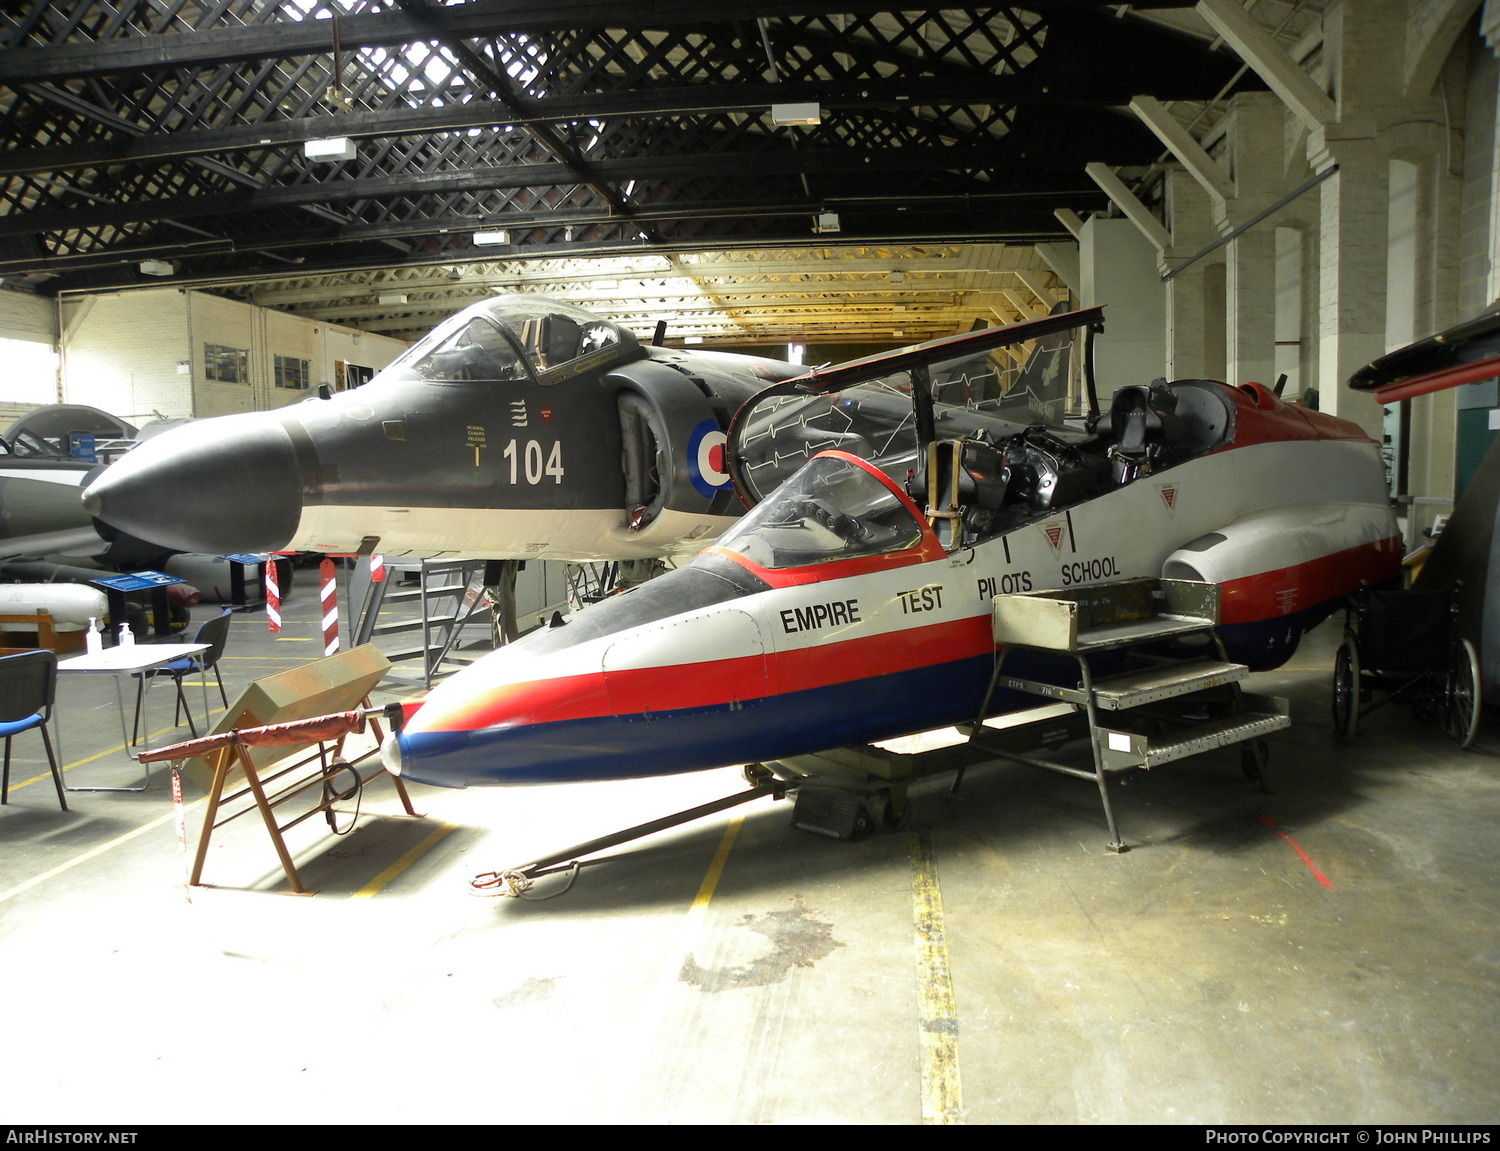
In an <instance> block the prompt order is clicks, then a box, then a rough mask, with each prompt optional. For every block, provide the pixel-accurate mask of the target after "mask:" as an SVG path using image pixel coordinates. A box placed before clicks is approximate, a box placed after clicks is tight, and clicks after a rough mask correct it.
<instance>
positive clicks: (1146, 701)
mask: <svg viewBox="0 0 1500 1151" xmlns="http://www.w3.org/2000/svg"><path fill="white" fill-rule="evenodd" d="M1218 591H1219V589H1218V587H1217V585H1213V584H1200V583H1194V582H1189V581H1182V580H1158V579H1148V580H1128V581H1124V582H1123V583H1114V584H1099V585H1087V586H1083V587H1076V588H1071V589H1067V590H1066V591H1060V592H1042V593H1035V594H1029V595H1011V596H1003V597H1000V598H998V599H997V600H996V601H995V606H994V611H993V616H992V618H993V629H994V635H995V640H996V643H997V646H1000V648H1001V652H1000V655H999V656H997V659H996V665H995V669H994V673H993V676H992V678H991V680H990V682H989V684H988V686H987V689H986V691H985V694H984V704H983V706H982V708H981V709H980V711H979V716H981V717H982V716H986V715H988V713H989V711H990V705H991V702H992V700H993V697H994V694H995V692H997V691H1002V690H1004V691H1009V692H1016V693H1021V694H1023V695H1028V696H1033V697H1036V703H1035V705H1034V706H1029V707H1027V706H1022V707H1011V708H1008V709H1006V710H1005V711H1004V712H1003V713H1002V714H1000V715H996V716H991V717H989V718H986V719H983V720H982V722H981V721H980V720H979V719H978V718H976V719H975V720H974V721H972V722H970V723H967V724H960V725H959V726H958V727H956V728H954V727H950V728H940V729H936V730H934V731H928V732H919V733H916V734H914V735H909V736H902V737H899V738H897V739H890V740H882V741H881V742H880V743H878V744H866V745H860V746H857V747H844V748H836V749H833V750H830V751H824V752H817V753H814V754H810V755H803V756H795V757H792V758H790V759H786V760H779V761H777V762H775V763H773V764H768V765H766V769H767V770H769V771H771V772H773V773H774V774H775V775H777V776H779V777H780V778H781V779H782V780H783V781H784V782H785V783H787V784H788V785H790V786H793V787H795V788H796V810H795V812H794V813H793V817H792V822H793V825H794V826H796V827H798V828H801V829H802V830H805V831H812V832H816V833H819V834H823V835H829V836H833V837H835V838H838V839H856V838H859V836H861V835H863V834H865V833H867V832H869V831H870V830H872V829H873V828H874V827H876V826H879V825H884V826H886V827H888V828H895V827H900V826H902V825H903V824H904V822H905V819H906V814H907V802H906V793H907V789H908V788H909V787H910V785H911V784H912V783H914V782H916V781H917V780H919V779H922V778H926V777H927V776H931V775H935V774H939V773H944V772H953V773H954V782H953V787H952V791H953V792H955V793H956V792H957V790H958V787H959V784H960V783H961V781H962V779H963V777H964V774H965V772H966V771H968V770H969V769H970V768H976V767H981V766H984V765H987V764H993V763H995V762H996V761H998V760H1006V761H1010V762H1018V763H1025V764H1030V765H1032V766H1036V767H1042V768H1046V769H1048V770H1051V771H1056V772H1061V773H1062V774H1065V775H1070V776H1073V777H1074V778H1077V779H1086V780H1092V781H1094V782H1095V783H1096V785H1097V786H1098V788H1099V794H1100V800H1101V803H1102V804H1103V807H1104V814H1105V821H1106V823H1107V824H1108V826H1109V833H1110V844H1109V846H1110V849H1111V850H1114V851H1123V850H1125V845H1124V843H1123V842H1122V841H1121V839H1120V835H1119V831H1118V828H1117V827H1116V824H1115V818H1114V813H1113V810H1112V808H1111V805H1110V797H1109V792H1108V790H1107V788H1106V781H1107V780H1108V779H1109V778H1110V777H1112V776H1115V775H1118V774H1120V773H1123V772H1126V771H1131V770H1147V769H1150V768H1155V767H1160V766H1162V765H1164V764H1167V763H1171V762H1173V761H1174V760H1178V759H1182V758H1184V757H1186V756H1190V755H1197V754H1199V753H1201V752H1205V751H1211V750H1213V749H1215V748H1220V747H1227V746H1230V745H1234V744H1240V745H1241V765H1242V767H1243V769H1244V771H1245V773H1246V774H1247V775H1249V776H1250V777H1252V778H1255V779H1257V780H1258V779H1259V778H1260V773H1261V770H1262V768H1263V767H1264V766H1265V762H1266V750H1265V745H1264V743H1263V742H1262V737H1263V736H1266V735H1269V734H1270V733H1271V732H1273V731H1278V730H1280V729H1282V728H1284V727H1286V726H1288V723H1289V720H1288V716H1287V704H1286V701H1285V700H1282V699H1277V698H1272V697H1266V696H1259V695H1254V694H1251V693H1249V692H1246V691H1244V690H1243V689H1242V688H1241V682H1242V681H1243V680H1244V679H1245V678H1246V677H1247V676H1248V674H1249V669H1248V668H1247V667H1246V666H1245V665H1244V664H1238V663H1231V662H1229V661H1228V660H1227V659H1224V658H1223V651H1222V649H1221V648H1220V647H1219V646H1218V640H1217V637H1216V636H1215V635H1214V633H1213V628H1214V626H1215V624H1216V623H1217V621H1218ZM1194 638H1197V639H1199V640H1200V641H1201V642H1200V643H1199V644H1198V649H1199V650H1202V651H1204V652H1205V653H1209V652H1211V653H1213V654H1212V655H1204V656H1197V655H1194V656H1187V657H1183V656H1176V655H1170V654H1162V652H1161V650H1160V648H1161V645H1162V644H1163V643H1164V641H1167V640H1172V639H1176V640H1192V639H1194ZM1215 656H1217V658H1215ZM1106 663H1108V664H1112V665H1116V666H1115V669H1114V670H1113V671H1112V674H1108V675H1099V676H1098V677H1096V676H1095V666H1096V665H1098V666H1103V665H1105V664H1106ZM1064 749H1067V751H1066V754H1067V755H1069V756H1070V757H1071V758H1072V760H1073V761H1074V762H1072V763H1068V762H1062V761H1060V759H1059V753H1060V752H1063V751H1064ZM1080 752H1081V753H1082V754H1080ZM1084 763H1088V764H1090V765H1091V766H1089V767H1084V766H1082V765H1083V764H1084ZM752 782H754V780H753V778H752Z"/></svg>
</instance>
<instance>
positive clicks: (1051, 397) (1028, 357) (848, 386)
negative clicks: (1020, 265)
mask: <svg viewBox="0 0 1500 1151" xmlns="http://www.w3.org/2000/svg"><path fill="white" fill-rule="evenodd" d="M1102 316H1103V309H1102V308H1087V309H1084V310H1082V311H1078V312H1068V313H1063V314H1059V315H1053V316H1048V317H1046V318H1045V319H1041V320H1032V321H1027V322H1025V323H1020V324H1013V325H1011V326H1009V327H1006V328H991V329H987V330H985V331H979V332H970V333H968V334H966V335H962V336H949V337H947V338H945V339H941V340H933V341H930V342H928V343H926V344H918V345H916V346H915V347H911V348H904V349H901V350H899V351H895V352H886V353H881V354H880V355H876V356H870V357H867V358H865V359H862V360H855V361H852V362H850V363H847V364H841V365H839V366H838V367H836V368H833V369H830V370H814V371H813V372H811V373H809V374H808V375H805V376H800V377H798V378H797V379H794V380H788V381H785V382H783V383H779V384H775V385H773V386H772V387H769V388H767V389H765V390H764V391H762V392H760V393H759V394H758V395H756V396H755V397H754V398H753V399H751V400H750V401H749V402H748V403H746V404H745V406H744V407H743V408H741V409H740V411H739V412H738V413H736V415H735V418H734V420H733V421H732V423H731V424H730V428H729V443H728V458H729V460H730V464H731V468H730V473H731V475H732V476H733V477H734V480H735V484H736V486H737V487H739V489H740V492H741V494H742V495H743V496H744V497H745V498H746V500H747V501H749V502H752V503H753V502H758V501H759V500H761V499H763V498H765V496H766V495H768V494H769V493H770V492H771V491H772V490H774V489H775V488H776V487H777V485H779V484H780V483H781V482H782V481H783V480H785V479H787V478H788V477H789V476H790V475H791V474H792V473H793V472H795V471H796V470H797V469H798V468H799V467H801V466H802V465H803V464H805V463H806V462H807V461H808V460H809V459H811V458H812V457H813V456H815V455H816V454H817V453H818V452H821V451H827V450H829V449H837V450H841V451H847V452H849V453H851V454H852V455H856V456H859V457H861V458H862V459H868V460H871V461H872V462H877V463H878V464H879V466H881V467H882V468H884V469H886V470H887V471H888V472H889V473H890V474H892V475H896V474H897V472H898V471H903V472H904V469H905V468H906V467H908V466H909V465H910V464H911V461H914V460H917V459H918V457H919V456H920V454H921V453H922V452H924V451H925V450H926V446H927V444H929V443H931V442H932V441H933V440H935V439H963V438H966V437H969V436H974V435H979V434H984V435H986V436H987V437H989V438H991V439H995V440H997V441H998V440H999V439H1003V438H1005V437H1008V436H1011V435H1014V434H1016V433H1018V432H1021V431H1023V430H1024V429H1026V428H1028V427H1037V426H1041V427H1044V428H1046V429H1047V431H1049V432H1050V433H1052V434H1054V435H1056V436H1059V437H1061V438H1063V439H1064V440H1069V441H1071V440H1074V439H1081V438H1084V437H1085V436H1086V434H1087V433H1086V432H1085V430H1084V424H1085V422H1086V421H1087V419H1088V418H1089V417H1090V416H1091V415H1093V414H1095V412H1096V411H1097V406H1098V405H1097V401H1096V399H1095V398H1094V394H1093V384H1092V376H1091V366H1090V363H1089V356H1090V349H1091V345H1092V339H1091V337H1092V334H1093V332H1094V331H1096V330H1098V328H1099V327H1100V326H1101V324H1102Z"/></svg>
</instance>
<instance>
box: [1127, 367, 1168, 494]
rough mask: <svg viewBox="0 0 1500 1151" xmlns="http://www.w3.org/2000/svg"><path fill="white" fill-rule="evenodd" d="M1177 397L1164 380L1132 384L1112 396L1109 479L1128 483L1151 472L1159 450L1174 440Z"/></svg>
mask: <svg viewBox="0 0 1500 1151" xmlns="http://www.w3.org/2000/svg"><path fill="white" fill-rule="evenodd" d="M1180 423H1181V421H1180V420H1178V418H1177V397H1176V396H1175V395H1173V394H1172V391H1171V389H1169V388H1168V387H1167V382H1166V380H1153V381H1151V383H1150V385H1149V386H1146V387H1142V386H1141V385H1139V384H1133V385H1130V386H1128V387H1124V388H1121V389H1120V390H1119V391H1117V392H1116V393H1115V396H1114V399H1113V401H1112V402H1111V403H1110V408H1109V429H1110V434H1111V436H1112V437H1113V440H1114V443H1113V444H1111V445H1110V449H1109V458H1110V466H1111V476H1112V478H1113V479H1114V482H1115V483H1117V484H1128V483H1130V482H1131V481H1132V480H1134V479H1136V478H1137V477H1139V476H1143V475H1146V474H1148V473H1149V472H1151V471H1152V469H1153V468H1154V467H1155V464H1156V461H1157V459H1158V458H1159V457H1160V456H1161V453H1162V449H1163V447H1164V446H1166V445H1167V444H1170V443H1173V442H1175V441H1176V439H1177V433H1178V430H1179V425H1180Z"/></svg>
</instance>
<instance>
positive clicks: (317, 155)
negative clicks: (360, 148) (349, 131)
mask: <svg viewBox="0 0 1500 1151" xmlns="http://www.w3.org/2000/svg"><path fill="white" fill-rule="evenodd" d="M302 154H303V155H304V156H306V157H307V158H308V159H309V160H321V161H325V162H327V163H333V162H334V161H337V160H352V159H354V141H353V140H351V139H349V137H347V136H334V137H332V138H331V139H327V140H306V141H304V142H303V144H302Z"/></svg>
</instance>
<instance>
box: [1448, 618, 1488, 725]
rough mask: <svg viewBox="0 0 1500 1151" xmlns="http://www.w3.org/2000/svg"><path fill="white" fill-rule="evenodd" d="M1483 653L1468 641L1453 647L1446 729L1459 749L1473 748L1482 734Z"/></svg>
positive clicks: (1462, 641) (1449, 674)
mask: <svg viewBox="0 0 1500 1151" xmlns="http://www.w3.org/2000/svg"><path fill="white" fill-rule="evenodd" d="M1479 685H1480V678H1479V653H1478V652H1477V651H1475V650H1474V645H1473V644H1472V643H1470V642H1469V641H1468V640H1466V639H1461V640H1459V641H1458V642H1457V643H1456V644H1454V645H1453V656H1452V662H1451V664H1450V666H1449V668H1448V697H1447V699H1446V701H1445V705H1446V707H1445V711H1446V715H1445V719H1446V723H1445V724H1444V726H1445V727H1446V728H1447V730H1448V735H1449V737H1450V738H1451V739H1452V740H1453V742H1454V743H1456V744H1458V746H1459V747H1470V746H1472V745H1473V743H1474V737H1475V736H1477V735H1478V734H1479V708H1480V691H1481V689H1480V686H1479Z"/></svg>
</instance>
